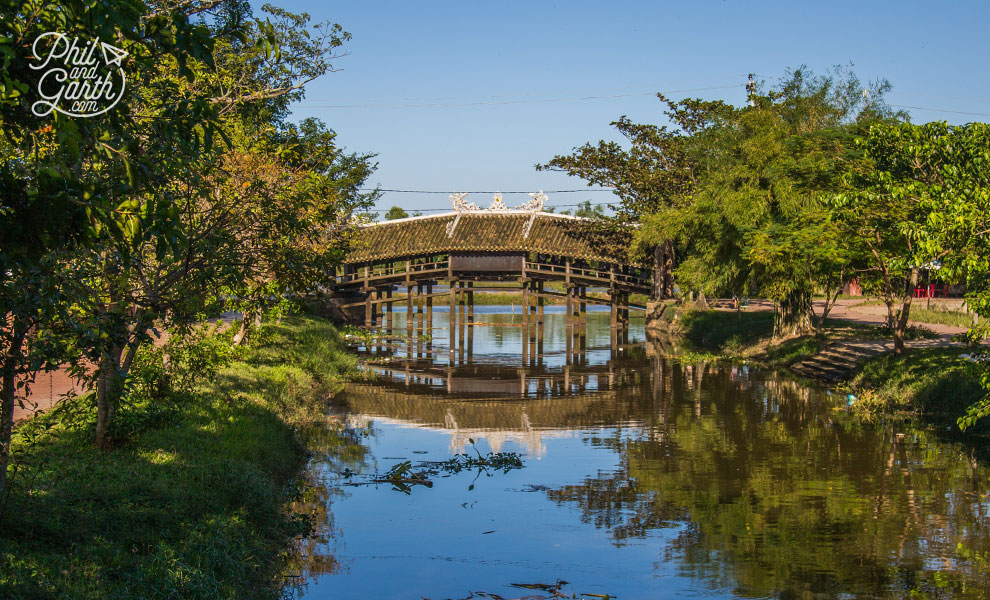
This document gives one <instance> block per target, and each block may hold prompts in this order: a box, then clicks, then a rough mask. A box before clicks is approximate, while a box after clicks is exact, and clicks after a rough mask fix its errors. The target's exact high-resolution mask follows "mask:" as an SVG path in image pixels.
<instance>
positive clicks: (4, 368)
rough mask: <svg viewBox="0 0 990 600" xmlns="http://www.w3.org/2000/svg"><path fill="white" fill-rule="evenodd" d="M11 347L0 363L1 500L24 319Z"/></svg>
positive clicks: (17, 325)
mask: <svg viewBox="0 0 990 600" xmlns="http://www.w3.org/2000/svg"><path fill="white" fill-rule="evenodd" d="M13 326H14V331H13V334H14V335H13V336H11V341H10V348H8V349H7V354H6V356H4V357H3V362H2V363H0V502H2V500H3V498H4V493H5V492H6V490H7V466H8V465H9V464H10V438H11V434H12V432H13V430H14V402H15V400H16V399H15V397H14V392H15V390H16V389H17V385H16V383H17V382H16V377H17V365H18V363H20V361H21V350H22V348H23V347H24V337H25V336H26V335H27V331H28V325H27V323H26V322H25V321H24V320H22V319H17V320H15V321H14V323H13Z"/></svg>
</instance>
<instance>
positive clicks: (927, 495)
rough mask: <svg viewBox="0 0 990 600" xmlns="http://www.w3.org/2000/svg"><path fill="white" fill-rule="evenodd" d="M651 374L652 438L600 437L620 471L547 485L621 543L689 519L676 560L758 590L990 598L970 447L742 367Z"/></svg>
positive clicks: (721, 583)
mask: <svg viewBox="0 0 990 600" xmlns="http://www.w3.org/2000/svg"><path fill="white" fill-rule="evenodd" d="M651 377H652V379H653V380H654V381H653V384H652V385H651V386H650V387H649V389H648V394H643V393H642V392H643V390H640V392H639V396H638V397H635V398H632V400H633V401H634V403H638V404H639V405H640V406H641V408H642V403H643V401H644V399H645V398H644V396H645V395H648V396H649V400H650V401H651V403H652V405H653V410H654V412H653V413H652V415H651V416H650V417H646V415H643V417H646V418H645V421H647V422H648V423H649V424H650V426H649V427H648V428H647V429H646V431H645V435H643V436H630V435H626V434H623V433H621V432H620V433H616V434H615V435H612V436H610V437H603V438H597V439H594V440H592V443H595V444H601V445H603V446H606V447H610V448H613V449H614V450H615V451H616V452H618V453H619V454H620V456H621V466H620V468H619V469H618V470H617V471H615V472H610V473H601V474H599V475H598V476H597V477H590V478H587V479H586V480H585V481H584V482H582V483H581V484H578V485H571V486H566V487H563V488H560V489H556V490H551V491H549V492H548V494H549V496H550V498H551V499H553V500H555V501H557V502H558V503H560V504H575V505H577V506H579V507H580V509H581V513H582V518H583V519H584V520H585V521H586V522H589V523H594V524H595V525H596V526H598V527H601V528H604V529H608V530H609V531H610V533H611V535H612V536H613V539H614V540H615V543H616V544H623V543H624V542H625V541H626V540H630V539H637V538H645V537H647V536H648V535H649V534H650V533H651V532H654V531H656V530H659V529H663V528H669V527H672V526H674V525H679V524H680V523H684V522H686V523H687V526H686V527H684V528H682V531H681V532H680V533H679V534H678V535H677V536H676V537H675V540H674V542H673V543H671V544H670V545H669V546H668V547H667V548H666V549H665V551H666V554H667V555H668V557H669V558H671V559H675V560H678V561H680V563H681V565H682V567H683V569H684V570H685V571H687V572H689V573H691V574H692V575H695V576H697V577H700V578H702V579H707V580H708V581H709V582H710V583H712V584H713V585H714V586H717V587H720V588H723V587H730V588H734V589H735V590H736V592H737V593H738V594H741V595H747V596H748V595H755V596H763V595H780V596H781V597H805V596H809V595H815V594H824V595H828V596H831V595H839V594H844V593H856V594H866V595H869V594H873V595H878V596H888V597H901V596H906V595H908V594H910V593H911V592H912V591H914V592H916V593H921V594H922V595H923V596H925V595H928V596H933V597H985V596H986V595H987V594H988V592H987V589H988V585H990V575H988V573H987V570H986V567H987V559H988V558H990V535H988V532H987V526H988V525H990V522H988V517H987V511H988V510H990V503H988V501H987V499H988V497H987V496H986V495H984V494H985V492H986V491H987V481H988V480H987V475H988V470H987V468H986V467H985V466H981V465H979V464H977V463H976V462H975V461H974V460H971V458H970V456H968V455H967V454H966V453H965V452H963V451H962V450H960V449H959V448H958V447H955V446H952V445H946V444H943V443H939V442H937V441H935V439H934V437H933V436H932V435H931V434H930V433H928V432H923V431H909V432H898V431H894V430H893V429H889V428H888V429H885V430H881V431H877V430H876V429H875V428H873V427H867V426H862V425H860V424H858V423H857V422H856V421H854V420H853V419H851V418H849V417H848V416H847V415H846V414H845V412H844V411H842V410H839V409H836V408H834V407H833V406H831V405H830V404H829V403H827V402H822V401H821V398H820V397H818V396H817V392H813V391H812V390H810V389H808V388H806V387H804V386H801V385H799V384H798V383H796V382H794V381H791V380H788V379H776V378H771V379H769V380H760V381H753V380H751V379H750V377H749V373H748V371H747V370H746V369H745V367H744V366H736V367H729V366H717V367H716V366H712V365H706V364H704V363H701V364H697V365H682V366H679V367H678V366H676V365H674V366H671V365H669V364H666V365H665V364H664V363H662V362H661V361H654V364H653V373H652V375H651ZM625 392H626V393H629V394H635V393H636V391H635V390H633V389H629V390H625ZM641 414H642V413H641Z"/></svg>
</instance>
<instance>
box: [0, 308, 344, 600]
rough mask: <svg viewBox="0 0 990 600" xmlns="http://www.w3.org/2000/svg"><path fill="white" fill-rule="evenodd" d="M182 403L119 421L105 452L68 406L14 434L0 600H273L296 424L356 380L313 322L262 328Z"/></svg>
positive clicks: (0, 529) (293, 521)
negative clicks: (113, 443) (347, 380)
mask: <svg viewBox="0 0 990 600" xmlns="http://www.w3.org/2000/svg"><path fill="white" fill-rule="evenodd" d="M259 333H260V335H259V336H258V337H257V338H256V339H255V340H254V341H253V342H252V344H251V347H249V348H247V349H246V350H244V351H242V352H241V353H240V355H239V356H237V357H236V360H235V361H234V362H233V363H231V364H229V366H227V367H225V368H224V369H223V370H221V371H220V372H219V373H217V374H216V375H215V376H213V377H210V380H209V381H205V382H201V383H200V384H199V385H197V386H195V388H194V389H193V390H192V391H187V392H184V393H182V394H178V395H173V396H171V397H168V398H165V399H160V400H159V401H157V402H149V403H143V404H142V403H135V405H134V406H125V407H122V409H121V413H120V415H119V416H118V424H119V425H120V427H119V429H118V431H117V434H116V437H117V448H116V449H115V450H113V451H110V452H101V451H98V450H95V449H94V448H93V447H92V437H93V433H92V432H93V424H94V421H95V418H94V413H95V409H94V408H93V406H92V404H93V403H92V400H91V399H90V398H87V397H81V398H77V399H74V400H71V401H68V402H66V403H64V404H62V405H61V406H59V407H58V408H56V409H55V410H52V411H51V412H50V413H48V414H46V415H42V416H40V417H38V418H36V419H33V420H32V421H30V422H28V423H26V424H24V425H22V426H21V427H20V428H19V429H18V431H17V432H16V434H15V438H16V439H15V453H16V454H15V458H16V461H17V472H16V474H15V475H14V477H13V480H12V492H11V494H10V496H9V497H8V498H7V499H6V503H5V505H4V507H3V513H2V517H0V597H3V598H183V599H188V598H204V599H206V598H209V599H211V600H213V599H217V598H275V597H278V596H279V593H280V588H281V582H280V579H279V574H280V569H281V567H282V565H283V564H284V560H286V558H287V552H286V551H287V548H288V543H289V541H290V540H291V539H292V537H293V536H295V535H297V534H299V533H301V532H303V531H305V530H306V529H307V528H308V526H309V524H308V523H307V521H306V519H304V518H301V517H298V516H294V515H292V514H290V512H289V511H287V510H286V506H287V503H289V502H290V501H292V500H293V499H294V498H295V497H296V492H295V484H294V481H295V478H296V476H297V475H298V473H299V472H300V469H301V467H302V465H303V464H304V461H305V456H306V453H305V448H304V447H303V445H302V444H301V443H300V440H299V435H298V433H299V431H300V428H301V426H302V424H304V423H306V422H310V421H312V420H313V419H318V418H319V417H320V416H321V415H322V410H323V408H322V407H323V400H324V399H325V398H326V395H327V393H328V391H330V390H332V389H333V388H334V386H336V385H338V382H339V381H340V379H341V378H342V377H344V376H346V375H347V374H348V373H349V372H350V370H351V369H352V368H353V366H354V359H353V358H352V357H351V355H349V354H347V353H346V351H345V350H344V347H343V344H342V343H341V340H340V338H339V336H338V335H337V333H336V331H335V330H334V329H333V328H332V327H330V326H329V325H327V324H325V323H323V322H320V321H315V320H311V319H301V318H293V319H286V320H284V321H283V322H282V324H281V325H278V326H273V327H269V328H267V329H265V330H262V332H259Z"/></svg>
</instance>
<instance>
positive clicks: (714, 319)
mask: <svg viewBox="0 0 990 600" xmlns="http://www.w3.org/2000/svg"><path fill="white" fill-rule="evenodd" d="M759 315H763V316H759ZM830 325H833V326H830V327H827V328H826V334H825V335H823V336H816V335H807V336H799V337H794V338H790V339H786V340H783V341H780V342H775V341H773V340H772V339H771V334H772V331H773V315H772V314H771V313H755V312H753V313H735V312H729V311H715V310H708V311H684V312H682V313H681V314H679V315H678V335H679V337H680V338H682V339H684V340H685V342H687V345H688V346H690V348H691V350H688V351H687V352H686V353H685V354H684V358H685V359H686V360H697V359H699V358H710V359H725V360H733V361H745V362H746V363H748V364H752V365H757V366H762V367H766V368H775V369H790V367H791V366H793V365H795V364H797V363H799V362H801V361H803V360H805V359H808V358H811V357H813V356H815V355H816V354H818V353H819V352H821V351H822V350H823V349H825V348H826V347H827V346H828V345H829V344H832V343H833V342H836V341H839V340H849V339H853V337H854V336H855V335H856V332H857V331H858V330H862V331H869V330H871V329H877V328H864V327H860V328H859V329H855V328H854V329H852V330H849V331H843V329H842V327H836V326H837V325H839V324H838V323H834V324H833V323H831V322H830ZM919 331H921V330H919ZM972 352H973V350H971V349H968V348H967V347H966V346H965V345H962V344H960V345H958V346H950V347H932V348H913V349H908V350H906V351H905V352H904V353H903V354H901V355H895V354H893V353H890V352H885V353H882V354H879V355H877V356H873V357H870V358H866V359H865V360H859V361H857V364H856V366H855V368H853V369H852V371H851V373H850V376H849V377H848V378H847V379H846V380H845V381H843V382H841V383H839V384H838V385H834V386H832V387H833V388H834V389H835V390H836V391H838V392H841V393H843V394H846V395H847V397H848V403H849V406H850V408H851V409H852V411H853V412H854V413H855V414H857V415H858V416H859V417H860V418H861V419H862V420H864V421H866V422H871V423H872V422H876V421H881V420H882V421H899V422H912V423H914V424H916V425H919V426H922V427H935V428H937V429H938V430H940V431H942V432H948V433H952V434H953V436H958V437H960V438H963V439H971V440H974V441H975V440H980V441H981V443H982V442H984V441H985V439H986V436H987V434H988V433H990V426H988V424H987V423H985V422H981V423H978V424H977V425H976V426H974V427H971V428H969V429H967V430H966V431H965V432H960V431H959V428H958V424H957V419H958V418H959V417H961V416H962V415H964V414H965V412H966V408H967V407H968V406H970V405H971V404H973V403H975V402H977V401H979V400H981V399H982V398H984V397H985V396H986V390H984V388H983V386H982V385H981V383H980V373H979V367H978V365H976V363H974V362H972V361H970V360H969V358H968V356H969V354H970V353H972ZM794 374H795V375H796V376H798V377H802V378H807V376H806V375H803V374H801V373H796V372H795V373H794Z"/></svg>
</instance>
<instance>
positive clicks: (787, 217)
mask: <svg viewBox="0 0 990 600" xmlns="http://www.w3.org/2000/svg"><path fill="white" fill-rule="evenodd" d="M887 89H889V84H887V83H886V82H878V83H874V84H872V86H869V87H865V86H863V85H862V84H861V83H860V82H859V80H858V79H857V78H856V77H855V76H854V75H851V74H842V73H840V74H836V75H829V76H822V77H815V76H813V75H810V74H808V73H806V72H804V71H802V70H800V69H798V70H795V71H793V72H791V73H789V74H788V76H786V77H785V78H784V79H783V80H782V81H781V82H780V83H779V84H778V85H777V86H775V87H774V88H773V89H770V90H767V91H765V92H763V93H762V94H759V93H754V94H753V95H752V96H751V101H752V105H751V106H747V107H743V108H732V107H723V108H722V109H721V110H719V111H718V112H716V113H708V114H701V115H699V118H700V120H701V124H700V125H698V124H696V125H694V126H695V130H694V131H693V132H692V133H691V134H690V135H689V136H686V137H685V139H684V140H682V146H683V147H685V148H686V154H687V155H688V156H689V157H690V159H691V164H692V168H691V174H692V177H691V189H690V193H689V194H688V195H686V196H685V198H684V199H683V200H682V201H681V202H679V203H675V204H671V205H669V206H664V207H661V208H659V209H658V210H656V211H655V212H654V213H653V214H652V215H649V216H647V217H645V218H644V219H643V227H642V229H641V231H640V233H639V237H640V239H641V240H645V241H646V242H647V243H656V242H657V241H658V240H661V239H674V240H676V241H677V242H678V244H679V246H680V247H681V248H682V256H684V258H683V260H682V261H681V262H680V265H679V266H678V267H677V269H676V271H675V273H676V275H677V277H678V280H679V281H680V282H681V286H682V287H686V288H688V289H697V290H700V291H703V292H705V293H707V294H711V295H743V294H746V295H756V294H760V295H764V296H766V297H769V298H771V299H772V300H774V302H775V307H776V310H775V314H776V319H775V328H774V334H775V336H778V337H779V336H785V335H789V334H797V333H804V332H806V331H808V330H810V329H811V328H812V323H813V321H814V320H815V319H814V312H813V311H812V297H813V295H814V293H815V292H817V291H825V292H826V294H827V297H828V298H830V300H831V302H834V299H835V298H836V297H837V293H838V290H839V288H841V285H842V283H843V279H844V278H845V277H848V276H849V275H850V274H851V273H852V271H853V266H854V265H853V261H854V259H855V257H856V253H855V249H854V248H853V247H851V246H850V245H848V244H847V243H846V240H845V239H844V238H843V237H842V236H840V235H839V231H838V228H837V227H835V226H834V224H833V223H832V222H831V220H830V218H829V217H828V215H827V214H826V212H827V211H825V210H824V208H823V205H822V202H821V198H822V197H823V196H824V195H826V194H829V193H833V192H834V191H836V190H837V189H839V186H840V184H841V176H842V173H843V171H844V168H845V166H846V164H847V162H848V161H849V160H852V158H853V155H854V154H855V145H854V140H855V135H856V133H857V132H858V131H862V130H864V128H865V127H866V126H867V125H868V124H869V123H871V122H875V121H877V120H879V119H894V118H897V116H898V115H895V114H893V113H892V112H891V111H890V110H889V109H887V108H886V106H885V105H884V104H883V100H882V98H883V94H884V93H885V92H886V90H887ZM829 306H830V303H829V304H828V305H827V306H826V312H827V309H828V307H829ZM823 321H824V315H823V316H822V318H821V319H820V320H819V321H818V323H819V324H820V323H822V322H823Z"/></svg>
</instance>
